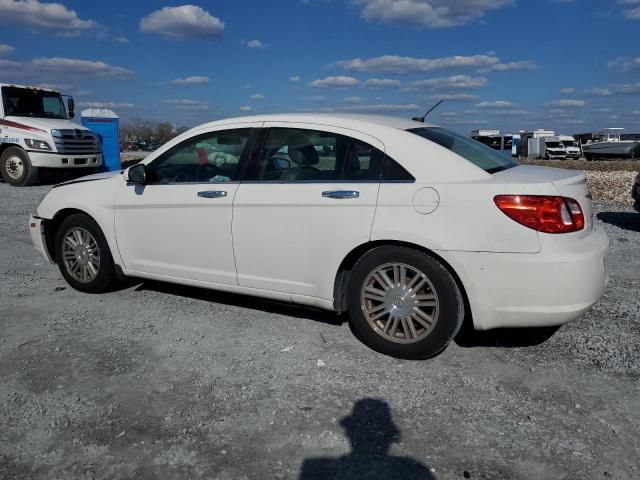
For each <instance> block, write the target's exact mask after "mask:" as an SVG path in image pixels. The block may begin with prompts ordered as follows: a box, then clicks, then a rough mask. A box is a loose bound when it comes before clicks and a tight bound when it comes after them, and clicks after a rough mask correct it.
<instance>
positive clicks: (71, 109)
mask: <svg viewBox="0 0 640 480" xmlns="http://www.w3.org/2000/svg"><path fill="white" fill-rule="evenodd" d="M75 108H76V102H74V101H73V97H69V98H67V112H68V114H69V118H73V117H75V116H76V114H75V112H74V110H75Z"/></svg>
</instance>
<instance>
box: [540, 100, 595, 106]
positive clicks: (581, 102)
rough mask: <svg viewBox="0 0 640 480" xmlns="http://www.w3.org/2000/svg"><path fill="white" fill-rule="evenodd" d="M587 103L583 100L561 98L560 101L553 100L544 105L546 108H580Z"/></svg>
mask: <svg viewBox="0 0 640 480" xmlns="http://www.w3.org/2000/svg"><path fill="white" fill-rule="evenodd" d="M586 103H587V102H585V101H584V100H574V99H569V98H563V99H561V100H553V101H551V102H547V103H545V104H544V106H545V107H547V108H582V107H584V106H585V105H586Z"/></svg>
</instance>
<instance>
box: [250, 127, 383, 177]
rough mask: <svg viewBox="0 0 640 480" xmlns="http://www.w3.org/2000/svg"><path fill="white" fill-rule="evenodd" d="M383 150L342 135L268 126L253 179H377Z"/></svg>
mask: <svg viewBox="0 0 640 480" xmlns="http://www.w3.org/2000/svg"><path fill="white" fill-rule="evenodd" d="M383 156H384V154H383V153H382V152H381V151H380V150H378V149H376V148H374V147H372V146H371V145H368V144H366V143H364V142H361V141H359V140H356V139H354V138H351V137H347V136H345V135H340V134H337V133H332V132H323V131H318V130H306V129H299V128H271V129H270V130H269V135H268V137H267V139H266V142H265V144H264V146H263V147H262V152H261V154H260V159H259V162H258V165H257V169H256V172H255V174H254V178H253V180H257V181H272V182H285V183H290V182H316V183H322V182H330V181H367V180H378V179H379V176H380V165H381V162H382V158H383Z"/></svg>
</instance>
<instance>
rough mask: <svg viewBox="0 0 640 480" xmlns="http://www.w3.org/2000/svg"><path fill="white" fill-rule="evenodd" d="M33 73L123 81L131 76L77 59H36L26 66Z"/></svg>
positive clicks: (118, 69) (124, 72)
mask: <svg viewBox="0 0 640 480" xmlns="http://www.w3.org/2000/svg"><path fill="white" fill-rule="evenodd" d="M29 66H30V68H31V69H33V70H34V72H35V73H38V74H43V73H46V74H47V75H58V76H63V77H70V76H72V77H90V78H98V79H112V80H116V79H124V78H130V77H131V76H133V72H132V71H131V70H127V69H126V68H123V67H117V66H114V65H110V64H108V63H105V62H100V61H94V60H80V59H77V58H61V57H53V58H36V59H34V60H32V61H31V63H30V64H27V67H29Z"/></svg>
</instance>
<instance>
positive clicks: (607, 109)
mask: <svg viewBox="0 0 640 480" xmlns="http://www.w3.org/2000/svg"><path fill="white" fill-rule="evenodd" d="M593 111H594V112H596V113H611V109H610V108H605V107H602V108H594V109H593Z"/></svg>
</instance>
